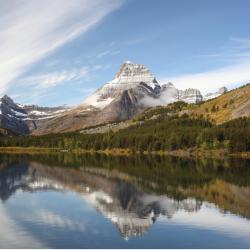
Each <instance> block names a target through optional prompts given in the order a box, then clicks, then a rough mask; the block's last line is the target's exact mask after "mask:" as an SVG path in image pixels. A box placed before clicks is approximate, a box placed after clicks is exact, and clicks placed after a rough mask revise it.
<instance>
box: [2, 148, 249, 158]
mask: <svg viewBox="0 0 250 250" xmlns="http://www.w3.org/2000/svg"><path fill="white" fill-rule="evenodd" d="M0 153H8V154H9V153H13V154H43V153H44V154H48V153H75V154H96V153H97V154H105V155H111V156H131V155H135V154H144V155H159V156H167V155H170V156H175V157H184V158H211V159H213V158H214V159H222V158H227V157H234V158H245V159H250V152H236V153H229V152H228V150H225V149H218V150H215V149H213V150H204V149H200V148H198V149H196V148H192V149H187V150H181V149H180V150H172V151H162V150H158V151H133V150H131V149H123V148H113V149H105V150H94V149H90V150H86V149H73V150H62V149H59V148H39V147H0Z"/></svg>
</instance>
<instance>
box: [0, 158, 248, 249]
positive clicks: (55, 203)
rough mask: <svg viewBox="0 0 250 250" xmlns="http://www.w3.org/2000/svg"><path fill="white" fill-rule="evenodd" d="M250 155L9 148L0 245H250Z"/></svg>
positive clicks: (0, 191)
mask: <svg viewBox="0 0 250 250" xmlns="http://www.w3.org/2000/svg"><path fill="white" fill-rule="evenodd" d="M249 177H250V162H249V161H247V160H244V161H243V160H241V161H239V160H227V161H222V160H220V161H218V160H217V161H211V160H210V161H193V160H183V159H182V160H180V159H177V158H146V157H145V156H144V157H136V158H124V157H116V158H114V157H105V156H77V155H70V154H60V155H36V156H25V155H3V154H2V155H0V225H1V226H0V247H1V248H16V247H18V248H250V178H249Z"/></svg>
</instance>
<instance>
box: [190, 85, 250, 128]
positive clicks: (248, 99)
mask: <svg viewBox="0 0 250 250" xmlns="http://www.w3.org/2000/svg"><path fill="white" fill-rule="evenodd" d="M191 114H193V115H203V116H204V117H209V118H210V119H212V120H213V121H215V122H216V123H217V124H220V123H223V122H226V121H229V120H232V119H235V118H239V117H243V116H247V117H249V116H250V84H247V85H245V86H242V87H240V88H237V89H234V90H231V91H229V92H227V93H225V94H223V95H221V96H219V97H217V98H215V99H212V100H209V101H207V102H205V103H203V104H201V105H197V107H194V108H193V110H191Z"/></svg>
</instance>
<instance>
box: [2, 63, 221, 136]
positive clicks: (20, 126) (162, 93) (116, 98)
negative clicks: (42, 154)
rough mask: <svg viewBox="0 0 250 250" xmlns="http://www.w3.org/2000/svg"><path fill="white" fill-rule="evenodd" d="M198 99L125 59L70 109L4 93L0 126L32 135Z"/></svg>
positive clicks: (199, 97)
mask: <svg viewBox="0 0 250 250" xmlns="http://www.w3.org/2000/svg"><path fill="white" fill-rule="evenodd" d="M225 91H226V89H221V90H220V91H219V92H217V93H216V95H217V96H218V95H220V94H222V93H224V92H225ZM210 97H211V95H210ZM210 97H208V98H210ZM202 100H203V97H202V95H201V93H200V91H199V90H197V89H191V88H189V89H186V90H179V89H177V88H175V87H174V85H173V84H172V83H168V84H164V85H162V86H161V85H160V84H159V83H158V82H157V80H156V78H155V76H154V75H153V74H152V73H151V72H150V70H149V69H148V68H146V67H145V66H144V65H140V64H133V63H132V62H130V61H127V62H125V63H124V64H123V65H122V66H121V68H120V69H119V71H118V73H117V74H116V75H115V78H114V79H113V80H112V81H110V82H108V83H106V84H105V85H103V86H102V87H101V88H99V89H97V90H96V91H95V92H94V93H93V94H92V95H90V96H89V97H88V98H87V99H86V100H84V101H83V102H82V103H81V104H80V105H79V106H77V107H74V108H68V107H53V108H49V107H39V106H35V105H30V106H27V105H20V104H17V103H15V102H14V101H13V100H12V99H10V98H9V97H8V96H4V97H2V98H1V99H0V127H2V128H6V129H9V130H11V131H13V132H15V133H18V134H36V135H40V134H47V133H58V132H67V131H76V130H80V129H83V128H86V127H89V126H94V125H99V124H103V123H110V122H116V121H122V120H127V119H131V118H133V117H134V116H135V115H137V114H139V113H141V112H142V111H144V110H145V109H146V108H149V107H154V106H159V105H166V104H169V103H172V102H176V101H184V102H187V103H198V102H201V101H202Z"/></svg>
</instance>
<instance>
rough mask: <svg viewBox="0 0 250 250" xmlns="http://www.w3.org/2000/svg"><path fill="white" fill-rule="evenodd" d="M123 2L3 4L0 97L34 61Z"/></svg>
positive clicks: (61, 0) (38, 0)
mask: <svg viewBox="0 0 250 250" xmlns="http://www.w3.org/2000/svg"><path fill="white" fill-rule="evenodd" d="M121 3H122V1H121V0H105V1H102V0H70V1H69V0H53V1H50V0H29V1H25V0H10V1H3V2H1V7H0V41H1V43H0V64H1V67H0V79H1V81H0V94H1V93H4V92H6V91H7V90H8V89H9V88H10V87H13V83H12V82H13V80H14V79H16V78H17V77H19V76H20V75H21V74H22V73H24V72H25V71H26V70H28V69H29V67H30V66H32V65H33V64H34V63H35V62H37V61H38V60H40V59H42V58H44V57H45V56H47V55H48V54H49V53H51V52H53V51H54V50H55V49H57V48H59V47H60V46H62V45H64V44H66V43H67V42H69V41H71V40H72V39H74V38H76V37H77V36H79V35H80V34H84V33H85V32H87V31H88V30H89V29H90V28H91V27H93V25H95V24H96V23H98V22H99V21H100V20H101V19H102V18H103V17H105V16H106V15H107V14H109V13H110V12H111V11H113V10H115V9H116V8H118V7H119V6H120V5H121ZM52 82H53V81H52Z"/></svg>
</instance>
